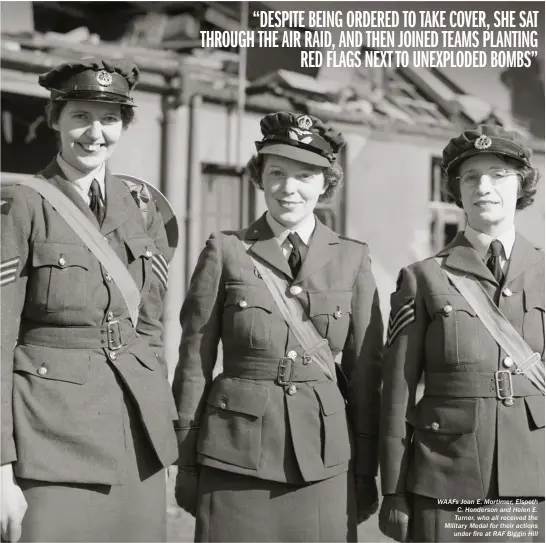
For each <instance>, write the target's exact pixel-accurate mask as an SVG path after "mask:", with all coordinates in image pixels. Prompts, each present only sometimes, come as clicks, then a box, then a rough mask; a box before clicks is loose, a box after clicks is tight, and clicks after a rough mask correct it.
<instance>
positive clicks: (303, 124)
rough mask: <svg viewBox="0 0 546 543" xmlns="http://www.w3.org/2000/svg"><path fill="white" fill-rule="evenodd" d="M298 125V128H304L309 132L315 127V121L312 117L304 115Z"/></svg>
mask: <svg viewBox="0 0 546 543" xmlns="http://www.w3.org/2000/svg"><path fill="white" fill-rule="evenodd" d="M297 123H298V128H302V129H303V130H309V129H310V128H311V127H312V126H313V121H312V120H311V117H309V116H307V115H302V116H301V117H298V120H297Z"/></svg>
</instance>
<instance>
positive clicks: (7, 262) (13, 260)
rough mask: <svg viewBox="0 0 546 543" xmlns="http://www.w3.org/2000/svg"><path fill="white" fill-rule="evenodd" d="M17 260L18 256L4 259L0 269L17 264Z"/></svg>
mask: <svg viewBox="0 0 546 543" xmlns="http://www.w3.org/2000/svg"><path fill="white" fill-rule="evenodd" d="M19 260H20V258H19V257H18V256H16V257H15V258H10V259H9V260H4V262H2V263H1V264H0V271H1V270H3V269H4V268H8V267H11V266H17V264H19Z"/></svg>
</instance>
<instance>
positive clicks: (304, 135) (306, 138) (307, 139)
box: [288, 128, 313, 144]
mask: <svg viewBox="0 0 546 543" xmlns="http://www.w3.org/2000/svg"><path fill="white" fill-rule="evenodd" d="M288 137H289V138H290V139H291V140H296V141H299V142H300V143H307V144H309V143H311V142H312V141H313V133H312V132H309V131H308V130H300V129H299V128H289V129H288Z"/></svg>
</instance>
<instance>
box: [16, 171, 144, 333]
mask: <svg viewBox="0 0 546 543" xmlns="http://www.w3.org/2000/svg"><path fill="white" fill-rule="evenodd" d="M17 183H18V184H19V185H25V186H27V187H30V188H32V189H34V190H36V191H37V192H39V193H40V194H41V195H42V196H43V198H44V199H45V200H47V201H48V202H49V203H50V204H51V205H52V206H53V207H54V208H55V209H56V210H57V211H58V213H59V214H60V215H61V217H62V218H63V219H64V220H65V221H66V222H67V224H68V226H70V228H72V230H74V232H75V233H76V234H77V235H78V236H79V237H80V238H81V240H82V241H83V242H84V243H85V245H87V247H88V248H89V250H90V251H91V252H92V253H93V254H94V255H95V256H96V257H97V259H98V260H99V261H100V263H101V264H102V265H103V266H104V268H105V270H106V271H107V272H108V274H109V275H110V276H111V277H112V279H113V280H114V282H115V283H116V286H117V287H118V289H119V290H120V292H121V295H122V296H123V299H124V300H125V303H126V305H127V308H128V309H129V315H130V317H131V321H132V323H133V326H135V327H136V325H137V320H138V308H139V306H140V291H139V289H138V287H137V285H136V283H135V280H134V279H133V276H132V275H131V274H130V273H129V270H128V269H127V268H126V267H125V264H124V263H123V262H122V261H121V259H120V258H119V257H118V255H117V254H116V253H115V251H114V250H113V249H112V247H110V245H109V244H108V242H107V241H105V239H104V238H103V236H102V235H101V233H100V232H99V231H98V230H97V227H96V226H95V225H94V224H93V223H92V222H91V221H90V220H89V219H88V218H87V217H86V216H85V215H84V214H83V213H82V212H81V210H80V209H78V206H76V204H74V202H72V201H71V200H70V198H68V197H67V196H65V195H64V194H63V193H62V192H61V191H60V190H59V189H57V188H56V187H55V186H53V185H52V184H51V183H48V182H47V181H45V180H44V179H41V178H40V177H32V178H29V179H21V180H17Z"/></svg>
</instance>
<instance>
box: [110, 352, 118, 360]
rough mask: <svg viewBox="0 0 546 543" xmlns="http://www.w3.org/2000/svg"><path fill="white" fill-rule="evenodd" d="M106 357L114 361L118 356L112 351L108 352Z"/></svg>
mask: <svg viewBox="0 0 546 543" xmlns="http://www.w3.org/2000/svg"><path fill="white" fill-rule="evenodd" d="M108 356H109V357H110V360H115V359H116V358H117V357H118V355H117V354H116V353H115V352H114V351H110V352H109V353H108Z"/></svg>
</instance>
